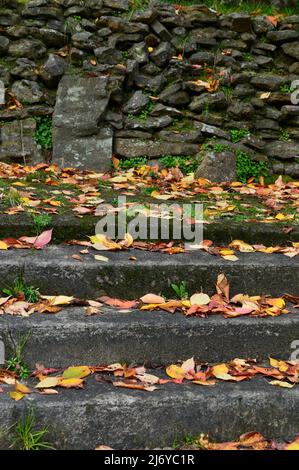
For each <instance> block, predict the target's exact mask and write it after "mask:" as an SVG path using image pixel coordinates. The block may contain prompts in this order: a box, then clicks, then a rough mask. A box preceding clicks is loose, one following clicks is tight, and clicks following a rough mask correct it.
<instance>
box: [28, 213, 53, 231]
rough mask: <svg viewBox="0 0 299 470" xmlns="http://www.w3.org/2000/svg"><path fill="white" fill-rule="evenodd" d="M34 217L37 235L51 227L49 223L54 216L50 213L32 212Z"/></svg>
mask: <svg viewBox="0 0 299 470" xmlns="http://www.w3.org/2000/svg"><path fill="white" fill-rule="evenodd" d="M32 219H33V222H34V225H35V231H36V234H37V235H38V234H39V233H41V232H42V231H43V230H45V229H46V228H47V227H49V225H50V224H51V223H52V217H51V216H50V214H32Z"/></svg>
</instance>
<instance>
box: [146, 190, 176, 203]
mask: <svg viewBox="0 0 299 470" xmlns="http://www.w3.org/2000/svg"><path fill="white" fill-rule="evenodd" d="M151 196H152V197H154V198H155V199H162V200H163V201H167V200H168V199H173V196H172V195H171V194H160V193H159V192H158V191H153V192H152V193H151Z"/></svg>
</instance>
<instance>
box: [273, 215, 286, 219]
mask: <svg viewBox="0 0 299 470" xmlns="http://www.w3.org/2000/svg"><path fill="white" fill-rule="evenodd" d="M287 218H288V217H287V216H286V215H284V214H277V215H276V216H275V219H277V220H286V219H287Z"/></svg>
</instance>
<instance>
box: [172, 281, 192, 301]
mask: <svg viewBox="0 0 299 470" xmlns="http://www.w3.org/2000/svg"><path fill="white" fill-rule="evenodd" d="M171 287H172V289H173V290H174V292H175V293H176V295H177V297H178V298H179V299H181V300H185V299H188V298H189V293H188V289H187V282H186V281H182V282H181V283H180V284H171Z"/></svg>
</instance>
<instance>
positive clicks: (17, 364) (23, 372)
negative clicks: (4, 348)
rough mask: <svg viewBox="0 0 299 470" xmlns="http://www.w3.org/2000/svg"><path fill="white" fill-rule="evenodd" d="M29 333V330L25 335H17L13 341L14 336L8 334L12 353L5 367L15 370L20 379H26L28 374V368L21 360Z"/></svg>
mask: <svg viewBox="0 0 299 470" xmlns="http://www.w3.org/2000/svg"><path fill="white" fill-rule="evenodd" d="M30 334H31V333H30V332H29V333H27V334H25V335H19V336H18V338H17V341H15V340H14V338H13V337H12V336H11V335H10V342H11V344H12V348H13V354H12V356H11V357H10V358H9V359H8V360H7V361H6V367H7V369H8V370H10V371H12V372H15V373H16V374H17V375H18V377H20V378H21V379H27V377H29V375H30V369H29V367H28V365H27V364H26V363H25V362H24V360H23V356H24V350H25V347H26V344H27V342H28V339H29V337H30Z"/></svg>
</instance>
